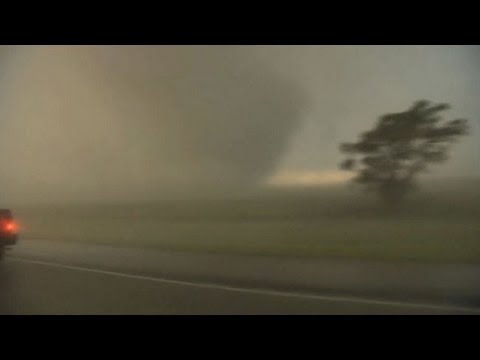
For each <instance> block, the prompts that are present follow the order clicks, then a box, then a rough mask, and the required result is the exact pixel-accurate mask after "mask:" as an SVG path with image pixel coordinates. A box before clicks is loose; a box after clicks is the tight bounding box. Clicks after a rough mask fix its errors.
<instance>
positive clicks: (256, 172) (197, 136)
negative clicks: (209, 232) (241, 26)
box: [0, 46, 306, 201]
mask: <svg viewBox="0 0 480 360" xmlns="http://www.w3.org/2000/svg"><path fill="white" fill-rule="evenodd" d="M2 64H3V65H2V68H3V69H2V70H3V71H2V72H3V76H2V78H3V79H4V84H3V86H2V87H3V90H4V92H3V93H2V97H1V100H0V101H1V113H2V119H3V127H4V129H3V130H4V131H2V135H1V141H0V146H1V147H2V149H1V150H2V151H0V153H1V154H2V156H3V159H1V163H2V168H3V174H4V175H3V176H2V178H1V179H0V181H1V187H2V189H3V191H2V195H3V196H4V198H8V199H9V200H11V201H13V200H19V199H28V200H38V201H47V200H49V201H52V200H55V199H62V200H63V199H65V200H75V199H105V200H107V199H137V198H144V199H145V198H146V199H151V198H155V197H162V196H167V195H171V194H173V193H182V194H183V193H189V194H192V193H203V192H205V191H207V192H212V191H213V192H218V191H232V189H233V190H235V191H236V190H243V189H245V188H249V187H252V186H255V185H256V184H258V183H259V182H261V181H262V179H264V178H265V177H266V176H267V175H269V174H270V173H271V172H272V170H273V169H274V167H275V166H276V164H277V161H278V160H279V158H280V157H281V156H282V154H283V153H284V152H285V151H286V149H287V148H288V144H289V141H290V138H291V135H292V134H293V133H294V132H295V131H296V129H297V128H298V127H299V125H300V122H301V111H302V109H303V108H304V107H305V102H306V99H305V95H304V93H303V92H302V90H301V89H300V88H299V87H298V86H297V85H296V84H295V83H293V82H292V81H287V80H286V79H284V78H282V76H280V74H278V73H275V72H273V71H272V70H270V69H269V68H267V67H266V66H265V65H264V64H263V63H262V62H261V61H259V60H258V59H257V57H256V56H255V53H254V51H251V50H248V49H245V48H240V47H226V46H225V47H223V46H222V47H206V46H198V47H197V46H118V47H115V46H103V47H102V46H97V47H90V46H89V47H86V46H85V47H83V46H69V47H64V46H61V47H60V46H58V47H49V46H36V47H16V48H13V49H12V48H8V49H3V62H2ZM12 159H14V161H11V160H12Z"/></svg>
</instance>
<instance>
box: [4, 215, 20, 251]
mask: <svg viewBox="0 0 480 360" xmlns="http://www.w3.org/2000/svg"><path fill="white" fill-rule="evenodd" d="M17 241H18V225H17V223H16V222H15V220H14V218H13V214H12V211H11V210H8V209H0V259H2V258H3V256H4V255H5V251H6V250H7V249H8V248H9V247H10V246H12V245H15V244H16V243H17Z"/></svg>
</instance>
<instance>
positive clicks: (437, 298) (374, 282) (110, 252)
mask: <svg viewBox="0 0 480 360" xmlns="http://www.w3.org/2000/svg"><path fill="white" fill-rule="evenodd" d="M479 284H480V267H478V266H472V265H455V264H452V265H422V264H416V265H415V264H389V263H380V262H378V263H373V262H368V263H366V262H354V261H346V260H327V259H324V260H313V259H285V258H269V257H252V256H234V255H222V254H194V253H181V252H166V251H158V250H148V249H135V248H117V247H109V246H103V245H92V244H88V245H87V244H80V243H68V242H56V241H44V240H35V239H24V240H22V241H21V242H20V243H19V244H18V246H16V247H15V249H13V250H12V251H11V252H9V254H8V256H7V257H6V258H5V261H3V262H2V263H1V264H0V313H1V314H79V315H81V314H480V286H479Z"/></svg>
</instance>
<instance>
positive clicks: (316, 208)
mask: <svg viewBox="0 0 480 360" xmlns="http://www.w3.org/2000/svg"><path fill="white" fill-rule="evenodd" d="M300 195H301V194H300ZM300 195H299V194H293V195H292V194H291V195H289V196H283V195H282V196H280V195H276V194H275V195H272V196H270V197H258V198H251V199H243V200H217V201H213V200H212V201H170V202H163V203H157V204H133V205H108V206H107V205H95V206H94V205H82V206H48V207H23V208H18V209H17V211H16V214H17V216H18V217H19V220H20V222H21V227H22V234H23V236H24V237H25V238H31V239H35V238H37V239H48V240H55V241H79V242H89V243H102V244H113V245H121V246H135V247H147V248H157V249H169V250H182V251H201V252H221V253H235V254H254V255H275V256H293V257H343V258H354V259H378V260H385V261H397V260H398V261H424V262H430V261H432V262H455V263H480V221H479V220H478V219H480V216H479V215H480V201H478V200H479V199H480V197H477V196H476V194H473V193H469V194H467V195H465V196H463V197H462V196H460V195H459V194H450V195H448V194H443V195H441V196H437V195H435V196H431V195H428V194H427V195H425V196H424V197H419V198H418V199H416V200H412V201H411V202H410V203H409V204H407V206H406V208H405V209H404V211H403V212H401V213H399V214H396V215H385V214H383V213H382V210H381V208H378V207H377V206H376V205H374V204H373V203H368V201H366V200H365V199H364V198H362V197H352V196H351V195H350V194H348V193H336V192H323V193H320V194H318V196H317V195H316V196H313V195H312V194H309V195H308V196H305V194H303V196H300Z"/></svg>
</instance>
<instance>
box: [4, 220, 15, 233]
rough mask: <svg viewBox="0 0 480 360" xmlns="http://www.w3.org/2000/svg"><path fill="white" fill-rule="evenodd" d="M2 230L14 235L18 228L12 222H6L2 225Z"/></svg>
mask: <svg viewBox="0 0 480 360" xmlns="http://www.w3.org/2000/svg"><path fill="white" fill-rule="evenodd" d="M3 228H4V229H5V231H7V232H10V233H14V232H16V231H17V230H18V226H17V224H16V223H15V222H14V221H7V222H5V223H4V225H3Z"/></svg>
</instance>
